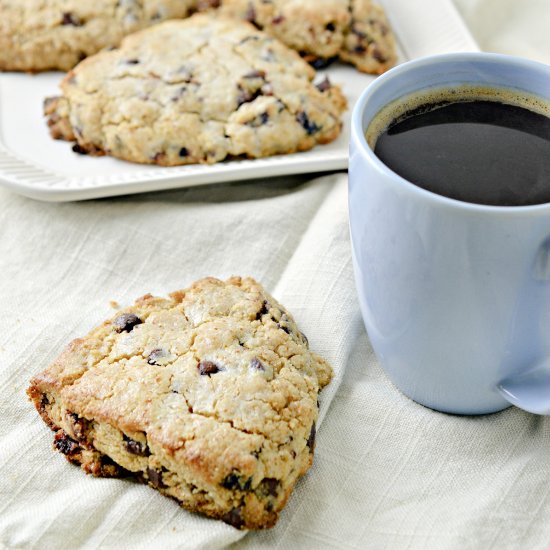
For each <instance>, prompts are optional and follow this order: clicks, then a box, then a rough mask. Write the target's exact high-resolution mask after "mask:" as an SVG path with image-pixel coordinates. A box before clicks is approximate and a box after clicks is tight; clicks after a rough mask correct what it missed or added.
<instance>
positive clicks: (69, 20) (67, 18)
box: [61, 11, 82, 27]
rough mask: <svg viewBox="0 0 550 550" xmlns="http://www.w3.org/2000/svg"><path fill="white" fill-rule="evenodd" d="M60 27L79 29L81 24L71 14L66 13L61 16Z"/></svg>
mask: <svg viewBox="0 0 550 550" xmlns="http://www.w3.org/2000/svg"><path fill="white" fill-rule="evenodd" d="M61 24H62V25H72V26H73V27H80V26H82V23H81V22H80V19H79V18H78V17H77V16H76V15H74V14H72V13H71V12H68V11H66V12H65V13H64V14H63V19H62V20H61Z"/></svg>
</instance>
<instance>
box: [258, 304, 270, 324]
mask: <svg viewBox="0 0 550 550" xmlns="http://www.w3.org/2000/svg"><path fill="white" fill-rule="evenodd" d="M267 312H268V305H267V300H264V301H263V304H262V307H261V308H260V311H258V313H256V321H259V320H260V319H261V318H262V316H263V315H265V314H266V313H267Z"/></svg>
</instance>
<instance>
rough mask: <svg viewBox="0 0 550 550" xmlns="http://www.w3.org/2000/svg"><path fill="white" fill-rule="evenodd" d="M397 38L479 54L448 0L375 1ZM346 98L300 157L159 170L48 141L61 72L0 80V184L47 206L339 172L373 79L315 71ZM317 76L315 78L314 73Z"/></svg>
mask: <svg viewBox="0 0 550 550" xmlns="http://www.w3.org/2000/svg"><path fill="white" fill-rule="evenodd" d="M380 3H381V4H383V5H384V7H385V8H386V10H387V13H388V17H389V19H390V22H391V24H392V27H393V29H394V31H395V34H396V36H397V40H398V45H399V55H400V60H401V61H403V60H406V59H415V58H418V57H423V56H425V55H432V54H437V53H445V52H451V51H477V50H478V49H479V48H478V46H477V44H476V43H475V41H474V40H473V38H472V37H471V35H470V33H469V32H468V29H467V28H466V26H465V24H464V22H463V21H462V19H461V18H460V16H459V15H458V13H457V11H456V9H455V7H454V5H453V4H452V2H451V0H415V1H414V2H411V0H380ZM321 73H326V74H328V75H329V76H330V79H331V81H332V82H334V83H337V84H340V85H341V86H342V88H343V90H344V92H345V94H346V96H347V98H348V102H349V109H348V111H347V112H346V113H345V115H344V128H343V130H342V133H341V135H340V136H339V138H338V139H337V140H335V141H334V142H332V143H330V144H328V145H323V146H318V147H315V148H314V149H312V150H311V151H307V152H304V153H296V154H292V155H280V156H275V157H269V158H265V159H256V160H237V161H227V162H222V163H219V164H215V165H201V164H194V165H187V166H178V167H169V168H167V167H158V166H144V165H139V164H132V163H129V162H124V161H121V160H117V159H113V158H110V157H95V158H94V157H86V156H81V155H78V154H75V153H73V152H72V150H71V145H70V144H68V143H67V142H62V141H55V140H53V139H51V138H50V136H49V134H48V129H47V126H46V124H45V121H44V117H43V115H42V102H43V100H44V98H45V97H48V96H52V95H58V93H59V92H58V88H57V86H58V84H59V82H60V80H61V78H62V74H61V73H42V74H38V75H28V74H18V73H3V74H0V185H2V186H4V187H8V188H10V189H11V190H13V191H15V192H18V193H20V194H22V195H26V196H28V197H32V198H35V199H40V200H47V201H68V200H80V199H91V198H98V197H107V196H113V195H123V194H128V193H140V192H144V191H154V190H160V189H173V188H177V187H189V186H192V185H202V184H207V183H221V182H228V181H235V180H244V179H253V178H254V179H255V178H265V177H270V176H281V175H287V174H300V173H314V172H324V171H327V170H345V169H346V168H347V164H348V135H349V124H350V116H351V109H352V107H353V105H354V104H355V101H356V100H357V98H358V96H359V95H360V94H361V92H362V91H363V90H364V89H365V87H366V86H367V85H368V84H369V82H371V81H372V80H373V78H374V77H372V76H369V75H365V74H362V73H360V72H358V71H356V70H355V69H353V68H352V67H351V66H347V65H342V64H339V63H335V64H334V65H331V66H330V67H329V68H328V69H327V70H325V71H321ZM321 77H322V75H321Z"/></svg>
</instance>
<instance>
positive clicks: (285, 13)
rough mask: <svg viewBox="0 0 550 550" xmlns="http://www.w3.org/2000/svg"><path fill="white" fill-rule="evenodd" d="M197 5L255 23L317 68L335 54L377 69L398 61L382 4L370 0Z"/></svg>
mask: <svg viewBox="0 0 550 550" xmlns="http://www.w3.org/2000/svg"><path fill="white" fill-rule="evenodd" d="M198 6H199V8H200V9H202V10H204V9H208V8H219V10H220V12H221V13H223V14H225V15H229V16H232V17H238V18H240V19H245V20H248V21H250V22H251V23H254V25H256V26H257V27H259V28H261V29H263V30H265V31H266V32H268V33H269V34H271V35H272V36H275V37H277V38H278V39H279V40H281V41H282V42H284V43H285V44H287V45H288V46H290V47H292V48H294V49H295V50H297V51H299V52H300V53H301V54H302V55H303V56H304V57H305V58H306V59H307V60H308V61H310V62H312V63H313V65H314V66H315V67H317V68H320V67H322V66H325V65H326V64H328V63H329V62H330V61H331V60H332V59H334V58H336V57H339V58H340V59H341V60H343V61H346V62H349V63H352V64H353V65H355V66H356V67H357V68H358V69H359V70H360V71H363V72H366V73H375V74H380V73H383V72H384V71H386V70H387V69H389V68H390V67H391V66H392V65H394V64H395V61H396V53H395V40H394V37H393V34H392V32H391V30H390V26H389V24H388V20H387V18H386V15H385V13H384V10H383V9H382V8H381V7H380V6H379V5H377V4H374V3H373V2H371V0H269V1H266V0H198Z"/></svg>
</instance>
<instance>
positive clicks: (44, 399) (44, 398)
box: [40, 393, 50, 411]
mask: <svg viewBox="0 0 550 550" xmlns="http://www.w3.org/2000/svg"><path fill="white" fill-rule="evenodd" d="M49 404H50V400H49V399H48V396H47V395H46V394H45V393H43V394H42V399H40V410H41V411H43V410H44V409H45V408H46V405H49Z"/></svg>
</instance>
